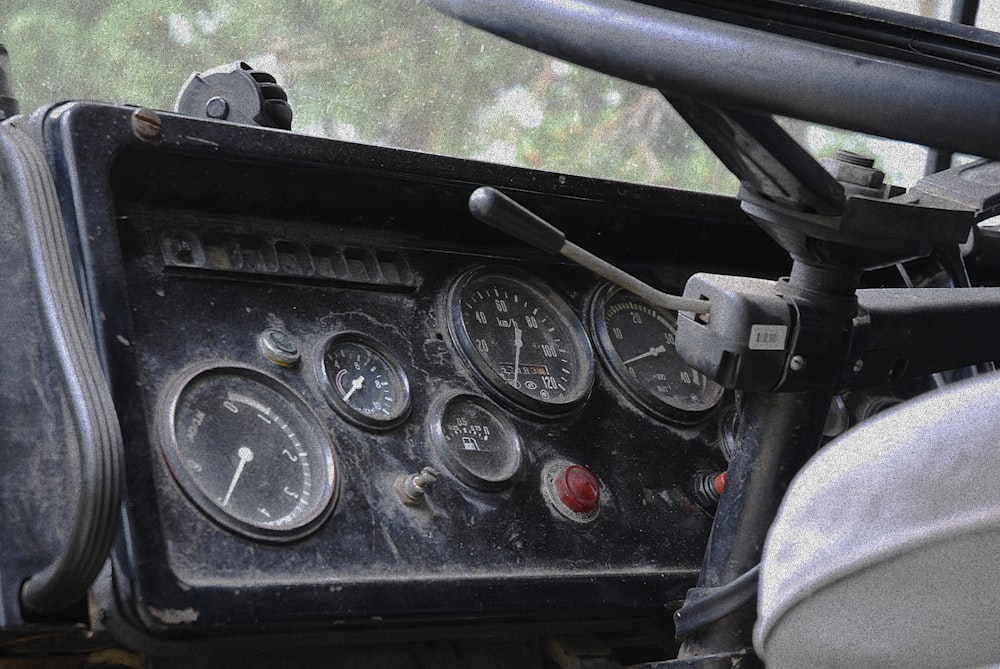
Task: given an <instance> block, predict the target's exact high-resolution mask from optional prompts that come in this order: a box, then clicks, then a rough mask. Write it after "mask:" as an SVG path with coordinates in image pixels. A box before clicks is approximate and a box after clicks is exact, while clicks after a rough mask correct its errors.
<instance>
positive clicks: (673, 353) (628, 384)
mask: <svg viewBox="0 0 1000 669" xmlns="http://www.w3.org/2000/svg"><path fill="white" fill-rule="evenodd" d="M591 318H592V322H593V329H594V333H595V334H596V335H597V337H596V338H597V344H598V346H597V349H598V353H599V355H600V357H601V360H602V361H603V362H604V363H605V366H606V367H607V369H608V371H609V372H610V373H611V375H612V376H613V377H614V378H615V380H617V381H618V382H619V383H620V385H621V386H622V387H623V388H624V390H625V391H626V392H627V393H628V395H629V396H630V398H631V399H632V400H633V401H634V402H635V403H636V404H638V405H639V406H640V407H642V408H643V409H645V410H646V411H647V412H648V413H650V414H652V415H654V416H657V417H659V418H664V419H666V420H668V421H672V422H675V423H682V424H690V423H695V422H697V421H698V420H701V419H702V418H704V417H705V416H707V415H708V414H709V413H710V412H711V411H712V409H714V408H715V406H716V405H717V404H718V403H719V401H720V400H721V399H722V394H723V392H724V389H723V388H722V386H720V385H718V384H717V383H715V382H714V381H712V380H711V379H709V378H708V377H706V376H705V375H704V374H702V373H700V372H698V371H697V370H695V369H693V368H692V367H691V366H690V365H688V364H687V363H686V362H684V360H682V359H681V357H680V356H679V355H678V354H677V350H676V349H675V348H674V338H675V336H676V333H677V318H676V316H675V315H674V314H673V313H672V312H667V311H664V310H663V309H660V308H658V307H654V306H652V305H651V304H649V303H648V302H646V301H645V300H642V299H640V298H638V297H636V296H634V295H632V294H631V293H629V292H627V291H625V290H622V289H620V288H615V287H613V286H611V285H607V286H605V287H604V288H602V289H601V290H600V291H598V293H597V295H596V296H595V299H594V303H593V308H592V310H591Z"/></svg>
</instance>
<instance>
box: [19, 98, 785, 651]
mask: <svg viewBox="0 0 1000 669" xmlns="http://www.w3.org/2000/svg"><path fill="white" fill-rule="evenodd" d="M138 113H139V112H137V111H136V110H135V109H134V108H128V107H115V106H110V105H99V104H91V103H70V104H66V105H59V106H54V107H51V108H48V109H45V110H42V111H40V112H39V113H37V114H36V115H35V116H34V117H33V118H32V121H31V128H32V131H33V132H35V133H36V134H37V135H38V136H40V137H42V138H43V143H44V146H45V151H46V155H47V160H48V161H49V162H50V164H51V165H52V169H53V171H54V172H55V173H56V174H57V177H58V178H57V179H56V184H57V191H58V198H59V201H60V203H61V205H62V210H63V212H64V216H65V218H66V219H67V229H68V230H69V235H70V248H71V249H72V253H73V255H74V256H75V257H74V261H75V267H76V268H77V273H78V279H79V281H80V284H81V286H82V287H83V292H84V294H85V297H86V299H85V304H86V309H87V313H88V316H89V318H90V319H91V325H92V327H93V328H94V330H95V331H96V332H97V333H98V350H99V352H100V356H101V360H102V365H103V366H104V368H105V369H106V373H107V376H108V378H109V379H110V383H111V392H112V395H113V398H114V405H115V407H116V409H117V412H118V421H119V423H120V425H121V426H122V438H123V445H124V467H125V473H124V488H123V499H124V504H123V507H122V508H123V511H122V515H121V518H120V522H121V530H120V531H119V533H118V537H117V539H116V541H115V544H114V549H113V551H112V556H111V559H110V561H109V564H108V566H107V568H106V569H105V571H104V572H103V575H102V577H101V579H100V585H99V587H95V589H94V592H93V593H92V594H91V597H90V607H91V609H90V614H89V615H90V617H91V619H92V620H97V621H100V622H99V624H100V626H101V628H102V629H104V628H106V629H108V630H110V631H111V633H112V634H113V635H114V637H115V638H118V639H126V640H128V644H129V645H131V646H135V647H138V648H141V649H152V650H157V649H159V650H162V649H164V648H167V649H170V648H173V649H174V650H176V649H177V648H180V647H184V644H187V643H190V642H191V641H192V640H198V641H199V642H201V643H205V644H210V645H211V644H216V643H222V642H223V641H225V642H226V643H233V641H234V640H238V642H239V643H240V644H247V645H248V647H257V646H267V644H268V643H269V641H268V639H271V642H270V643H276V642H275V641H274V640H276V639H280V638H282V637H281V634H284V633H287V632H289V631H295V632H298V633H301V634H303V635H306V636H307V637H309V638H313V637H315V638H316V639H321V640H322V642H323V643H327V642H330V641H333V642H337V641H338V640H341V639H354V640H356V638H357V637H356V635H357V634H359V633H372V632H373V631H377V633H378V634H382V635H389V638H403V637H405V636H406V635H407V634H409V635H411V636H412V635H417V636H418V637H419V638H445V637H448V636H449V635H454V634H456V631H455V630H467V629H469V628H470V627H472V628H476V627H477V626H479V627H482V626H493V627H496V626H499V627H500V628H503V629H506V630H507V631H508V632H509V631H510V630H511V629H515V628H516V627H517V626H518V625H524V624H527V623H532V624H535V625H538V624H542V625H543V626H544V629H550V630H551V629H558V628H559V626H560V625H572V629H574V630H576V631H579V630H581V629H587V625H590V626H591V628H592V629H599V630H602V631H606V630H607V629H609V628H615V627H621V626H626V627H628V626H633V627H634V626H635V625H637V624H647V623H648V624H649V625H653V626H659V629H661V630H665V629H669V620H668V619H669V615H670V614H671V613H672V612H673V610H674V609H676V607H677V606H678V605H679V603H680V601H681V600H682V599H683V597H684V594H685V592H686V591H687V589H688V588H690V587H692V586H693V584H694V581H695V579H696V577H697V574H698V571H699V568H700V564H701V560H702V555H703V552H704V548H705V544H706V542H707V539H708V534H709V531H710V529H711V523H712V511H713V508H712V499H711V494H710V493H709V494H707V495H706V494H705V490H706V489H708V488H711V487H712V485H707V484H706V481H708V482H709V483H711V482H713V481H716V480H717V478H718V475H719V474H720V473H721V472H723V471H724V470H725V469H726V460H727V448H728V443H729V439H730V438H731V435H732V429H733V428H732V421H733V415H734V401H735V399H734V397H733V394H732V393H731V392H727V391H724V390H723V389H722V388H721V387H719V386H716V385H715V384H714V383H712V382H710V381H708V380H707V379H705V378H704V377H703V376H701V375H699V374H698V373H697V372H695V371H694V370H693V369H691V368H690V367H688V366H686V365H685V364H684V363H683V362H682V361H681V360H680V359H679V358H678V357H677V356H676V352H675V351H674V350H673V335H674V328H675V323H674V315H673V314H671V313H668V312H664V311H661V310H659V309H656V308H653V307H652V306H650V305H649V304H646V303H644V302H643V301H641V300H640V299H638V298H636V297H634V296H631V295H629V294H627V293H624V292H622V291H621V290H619V289H616V288H613V287H611V286H609V285H608V284H607V283H605V282H604V281H603V280H601V279H598V278H596V277H594V276H593V275H591V274H590V273H588V272H587V271H586V270H584V269H581V268H579V267H576V266H574V265H572V264H570V263H568V262H566V261H564V260H562V259H557V258H554V257H551V256H547V255H545V254H543V253H541V252H540V251H536V250H533V249H531V248H528V247H526V246H524V245H523V244H522V243H520V242H518V241H516V240H514V239H511V238H508V237H505V236H504V235H502V234H501V233H499V232H496V231H494V230H492V229H489V228H488V227H486V226H484V225H482V224H481V223H478V222H477V221H475V219H473V218H472V216H471V215H470V214H469V212H468V208H467V201H468V197H469V194H470V193H471V192H472V191H473V190H474V189H475V188H476V187H478V186H480V185H484V184H488V185H493V186H496V187H498V188H500V189H502V190H504V191H505V192H506V193H508V194H510V195H511V196H512V197H515V198H516V199H518V200H519V201H521V202H523V203H524V204H525V205H527V206H529V207H531V208H533V209H534V210H535V211H537V212H539V213H540V214H541V215H543V216H545V217H547V218H549V219H550V220H551V221H552V222H553V223H555V224H556V225H559V226H561V227H562V228H563V229H564V230H566V232H567V235H568V236H569V237H570V238H571V239H574V240H575V241H576V242H577V243H579V244H580V245H581V246H584V247H586V248H590V249H591V250H592V251H594V252H597V253H599V254H601V255H603V256H604V257H605V258H607V259H608V260H610V261H612V262H615V263H618V264H620V265H621V266H622V267H624V268H626V269H627V270H629V271H631V272H633V273H635V274H636V275H638V276H640V277H641V278H643V279H645V280H647V281H649V282H651V283H653V284H654V285H656V286H658V287H660V288H662V289H666V290H674V291H677V290H679V289H680V288H681V287H682V286H683V284H684V282H685V281H686V279H687V277H688V276H689V275H690V274H692V273H693V272H694V271H704V270H708V271H711V270H721V269H725V271H727V272H735V273H740V274H744V275H754V276H770V277H776V276H779V275H780V274H781V273H782V272H784V271H787V262H788V261H787V258H786V257H785V256H784V254H783V253H782V252H781V251H780V250H779V249H777V248H776V247H775V246H774V245H773V244H772V243H771V242H770V240H769V239H768V238H767V237H766V236H765V235H764V234H763V233H762V232H760V231H759V230H758V229H757V228H756V226H754V225H753V224H752V223H750V222H749V221H748V220H746V219H745V218H744V217H743V215H742V214H741V213H740V212H739V209H738V205H737V204H736V202H735V201H733V200H731V199H728V198H723V197H718V196H710V195H702V194H696V193H687V192H683V191H672V190H666V189H658V188H653V187H643V186H635V185H626V184H619V183H612V182H604V181H599V180H594V179H587V178H581V177H575V176H570V175H560V174H551V173H544V172H534V171H530V170H524V169H519V168H508V167H502V166H495V165H486V164H481V163H476V162H472V161H468V160H460V159H451V158H444V157H440V156H431V155H425V154H419V153H411V152H405V151H399V150H395V149H386V148H381V147H372V146H363V145H358V144H352V143H345V142H337V141H333V140H325V139H318V138H311V137H305V136H299V135H294V134H292V133H288V132H284V131H278V130H268V129H262V128H252V127H242V126H237V125H234V124H229V123H223V122H216V121H205V120H196V119H192V118H187V117H183V116H178V115H173V114H167V113H157V114H155V118H156V122H157V124H158V126H157V131H156V132H155V133H153V134H150V133H143V132H139V131H137V126H136V120H135V119H136V116H137V114H138ZM141 113H143V114H149V113H150V112H148V111H146V110H143V111H142V112H141ZM53 466H56V465H53ZM22 492H23V491H22ZM40 494H44V496H45V497H46V498H47V499H49V500H50V501H53V503H55V502H61V503H63V504H65V506H67V507H71V506H72V504H73V501H72V499H71V496H69V497H68V498H67V499H65V500H61V499H60V495H69V493H68V491H61V490H58V489H57V490H46V491H45V492H44V493H39V492H37V491H36V493H35V495H36V497H37V496H38V495H40ZM42 543H43V544H44V542H42ZM53 543H58V542H57V541H56V540H53ZM33 559H34V560H37V561H39V563H40V562H41V561H42V560H43V556H42V555H37V556H36V557H35V558H33ZM34 566H35V565H33V564H32V560H27V561H26V564H25V567H24V568H25V569H26V570H30V569H31V568H33V567H34ZM3 576H4V578H5V579H7V582H6V583H5V589H4V591H5V592H7V593H9V592H11V591H12V586H13V591H15V592H16V587H17V583H16V580H15V579H18V578H23V576H21V575H20V574H18V573H12V572H11V571H7V572H5V573H4V574H3ZM7 599H8V601H7V602H6V603H5V607H6V608H5V610H6V611H7V614H6V615H7V616H8V619H9V620H14V621H15V623H14V627H17V624H16V620H17V615H18V614H17V613H16V611H17V607H16V601H15V602H14V603H12V602H11V601H10V596H9V595H8V596H7ZM643 621H645V622H643ZM28 622H30V621H26V622H25V623H24V624H28ZM581 625H583V626H582V627H581ZM535 633H537V630H536V631H535V632H532V634H535ZM667 636H668V637H669V634H668V635H667ZM667 643H669V642H667Z"/></svg>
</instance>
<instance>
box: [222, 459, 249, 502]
mask: <svg viewBox="0 0 1000 669" xmlns="http://www.w3.org/2000/svg"><path fill="white" fill-rule="evenodd" d="M236 454H237V455H238V456H239V457H240V464H238V465H236V473H235V474H233V480H232V481H230V482H229V490H227V491H226V497H225V499H223V500H222V506H226V505H227V504H229V499H230V498H231V497H232V496H233V491H234V490H236V484H237V483H239V481H240V476H242V475H243V468H244V467H246V466H247V463H248V462H250V461H251V460H253V451H251V450H250V449H249V448H247V447H246V446H242V447H240V450H239V451H237V452H236Z"/></svg>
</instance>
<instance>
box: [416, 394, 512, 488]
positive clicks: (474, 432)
mask: <svg viewBox="0 0 1000 669" xmlns="http://www.w3.org/2000/svg"><path fill="white" fill-rule="evenodd" d="M431 436H432V440H433V442H434V445H435V446H436V447H437V449H438V453H440V455H441V457H442V458H443V459H444V462H445V464H446V465H447V466H448V469H449V470H451V472H452V473H453V474H454V475H455V476H456V478H458V480H460V481H461V482H462V483H465V484H466V485H468V486H471V487H473V488H477V489H479V490H486V491H495V490H501V489H503V488H505V487H507V486H508V485H510V484H511V483H512V482H513V480H514V478H515V477H516V476H517V474H518V473H519V472H520V471H521V460H522V455H521V440H520V438H519V437H518V436H517V432H516V430H515V429H514V426H513V425H512V424H511V423H510V421H509V420H508V419H507V417H506V416H505V415H504V414H503V412H502V411H501V410H500V408H499V407H497V406H496V405H495V404H493V403H492V402H490V401H489V400H486V399H484V398H482V397H478V396H476V395H458V396H456V397H452V398H451V399H449V400H447V401H445V402H441V403H439V404H438V405H436V407H435V409H434V410H433V411H432V412H431Z"/></svg>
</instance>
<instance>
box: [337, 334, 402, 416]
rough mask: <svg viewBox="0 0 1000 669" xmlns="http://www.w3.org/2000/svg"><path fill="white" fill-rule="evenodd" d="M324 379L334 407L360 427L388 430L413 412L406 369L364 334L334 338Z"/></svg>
mask: <svg viewBox="0 0 1000 669" xmlns="http://www.w3.org/2000/svg"><path fill="white" fill-rule="evenodd" d="M320 376H321V378H322V380H323V385H324V386H325V388H326V394H327V397H328V398H329V400H330V403H331V404H332V405H333V408H334V409H336V410H337V411H338V412H339V413H340V415H342V416H343V417H344V418H346V419H347V420H349V421H351V422H352V423H354V424H356V425H360V426H362V427H367V428H373V429H376V430H386V429H389V428H391V427H395V426H396V425H399V424H400V423H401V422H402V421H403V420H404V419H405V418H406V416H407V414H408V413H409V411H410V385H409V382H408V381H407V380H406V374H405V373H404V372H403V368H402V366H400V364H399V362H397V361H396V359H395V358H394V357H393V356H391V355H390V354H389V353H388V352H386V351H385V350H384V349H383V348H382V347H381V346H379V345H378V344H376V343H375V342H374V341H372V340H370V339H368V338H366V337H362V336H361V335H357V334H353V333H352V334H342V335H338V336H336V337H334V338H333V339H331V340H330V343H329V344H327V347H326V352H325V353H324V354H323V362H322V370H321V375H320Z"/></svg>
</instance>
